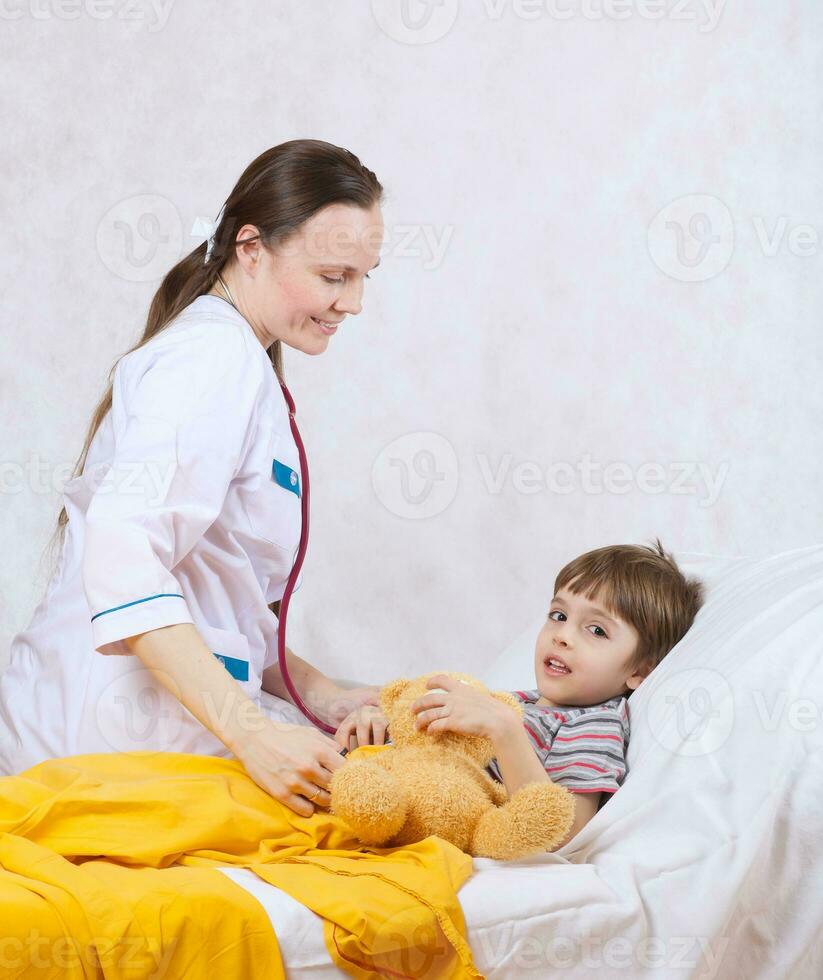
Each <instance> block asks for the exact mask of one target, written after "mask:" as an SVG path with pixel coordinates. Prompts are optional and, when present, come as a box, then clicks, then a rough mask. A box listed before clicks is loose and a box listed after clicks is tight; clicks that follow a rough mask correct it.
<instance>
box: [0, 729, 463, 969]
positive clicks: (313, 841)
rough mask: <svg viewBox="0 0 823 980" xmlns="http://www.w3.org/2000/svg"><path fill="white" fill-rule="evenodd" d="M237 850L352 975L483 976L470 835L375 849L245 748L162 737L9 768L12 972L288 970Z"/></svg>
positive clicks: (7, 959) (3, 955)
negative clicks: (276, 783)
mask: <svg viewBox="0 0 823 980" xmlns="http://www.w3.org/2000/svg"><path fill="white" fill-rule="evenodd" d="M377 748H379V749H383V748H385V746H380V747H376V746H367V747H364V748H363V749H359V750H357V751H360V752H364V751H368V750H372V751H373V750H375V749H377ZM228 865H235V866H237V867H246V868H250V869H251V870H252V871H253V872H254V873H255V874H256V875H258V876H259V877H260V878H262V879H264V880H265V881H267V882H270V883H271V884H272V885H276V886H277V887H278V888H280V889H282V890H283V891H284V892H286V893H287V894H289V895H291V896H292V897H293V898H295V899H296V900H297V901H299V902H301V903H302V904H303V905H305V906H307V907H308V908H309V909H311V910H312V911H313V912H315V913H316V914H317V915H319V916H320V917H321V918H322V919H323V931H324V938H325V942H326V948H327V949H328V952H329V955H330V957H331V959H332V960H333V962H334V963H336V965H337V966H338V967H339V968H340V969H341V970H343V971H344V972H347V973H349V974H350V975H351V976H353V977H357V978H367V977H369V978H371V977H392V978H402V977H416V978H423V977H425V978H435V977H436V978H441V977H442V978H444V980H445V978H449V980H451V978H461V980H462V978H472V977H481V976H482V974H480V973H478V972H477V971H476V969H475V967H474V964H473V962H472V956H471V950H470V948H469V946H468V943H467V942H466V938H465V937H466V928H465V921H464V919H463V913H462V910H461V908H460V903H459V902H458V899H457V890H458V889H459V888H460V886H461V885H462V884H463V882H465V881H466V879H467V878H468V877H469V876H470V875H471V873H472V862H471V858H470V857H469V856H468V855H466V854H464V853H463V852H462V851H460V850H459V849H458V848H456V847H454V846H453V845H452V844H449V843H448V842H447V841H444V840H442V839H441V838H439V837H429V838H427V839H426V840H424V841H421V842H419V843H418V844H414V845H411V846H405V847H398V848H371V847H364V846H363V845H361V844H359V842H358V841H357V840H356V839H355V838H354V837H353V836H352V834H351V832H350V831H349V830H348V829H347V827H346V824H345V823H344V822H343V821H342V820H341V819H340V818H339V817H335V816H332V815H331V814H329V813H328V812H327V811H325V810H316V811H315V813H314V815H313V816H311V817H301V816H299V815H298V814H296V813H295V812H294V811H293V810H291V809H290V808H288V807H287V806H285V805H284V804H281V803H280V802H278V801H277V800H274V799H273V798H272V797H271V796H269V795H268V794H267V793H266V792H264V791H263V790H262V789H261V788H260V787H258V786H257V784H256V783H255V782H254V780H252V779H251V777H249V776H248V775H247V773H246V772H245V770H244V769H243V767H242V765H241V764H240V763H239V762H238V761H237V760H235V759H220V758H214V757H211V756H198V755H188V754H182V753H154V752H127V753H121V754H114V753H112V754H100V755H77V756H69V757H67V758H63V759H52V760H49V761H48V762H43V763H40V765H37V766H33V767H32V768H31V769H27V770H26V771H25V772H23V773H20V774H19V775H16V776H6V777H4V778H0V909H2V917H1V921H0V976H2V977H3V978H4V980H5V978H9V980H17V978H21V977H37V978H38V980H43V978H54V980H58V978H59V980H75V978H80V977H83V978H87V977H105V978H106V980H137V978H138V977H140V978H142V977H156V978H161V977H162V978H163V980H173V978H176V977H186V978H187V980H192V978H197V977H209V978H210V980H214V978H216V977H227V978H235V977H237V978H244V980H246V978H248V980H254V978H257V977H260V978H264V977H265V978H266V980H279V978H283V977H285V973H284V969H283V962H282V958H281V955H280V949H279V946H278V943H277V937H276V936H275V933H274V930H273V928H272V925H271V922H270V921H269V918H268V916H267V915H266V914H265V912H264V910H263V908H262V907H261V906H260V905H259V903H258V902H257V901H256V899H254V898H253V897H252V896H251V895H250V894H249V893H248V892H246V891H245V890H244V889H242V888H240V887H239V886H238V885H236V884H235V883H234V882H233V881H231V880H230V879H229V878H227V877H226V875H224V874H222V873H221V872H219V871H216V870H215V868H216V867H219V866H228Z"/></svg>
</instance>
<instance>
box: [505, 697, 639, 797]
mask: <svg viewBox="0 0 823 980" xmlns="http://www.w3.org/2000/svg"><path fill="white" fill-rule="evenodd" d="M511 693H512V694H513V695H514V696H515V697H516V698H517V700H518V701H520V702H521V703H522V705H523V726H524V727H525V729H526V734H527V735H528V736H529V741H530V742H531V743H532V747H533V748H534V751H535V752H536V753H537V756H538V758H539V759H540V761H541V763H542V764H543V768H544V769H545V770H546V772H547V773H548V774H549V776H550V777H551V779H552V781H553V782H555V783H559V784H560V785H561V786H565V787H566V788H567V789H569V790H572V791H573V792H575V793H597V792H600V793H614V792H615V791H616V790H617V789H619V787H620V784H621V783H622V782H623V779H624V778H625V776H626V755H625V753H626V745H627V743H628V741H629V713H628V705H627V701H626V698H625V697H622V696H618V697H615V698H611V699H610V700H609V701H604V702H603V703H602V704H593V705H590V706H583V707H581V706H579V705H562V706H559V707H554V706H552V705H539V704H536V703H535V702H536V701H537V699H538V698H539V697H540V692H539V691H536V690H535V691H512V692H511ZM487 772H488V773H489V775H490V776H492V777H494V779H496V780H497V781H498V782H501V783H502V782H503V777H502V775H501V773H500V769H499V768H498V765H497V759H493V760H492V762H491V764H490V765H489V766H488V768H487ZM604 801H605V797H604V798H603V800H601V803H602V802H604Z"/></svg>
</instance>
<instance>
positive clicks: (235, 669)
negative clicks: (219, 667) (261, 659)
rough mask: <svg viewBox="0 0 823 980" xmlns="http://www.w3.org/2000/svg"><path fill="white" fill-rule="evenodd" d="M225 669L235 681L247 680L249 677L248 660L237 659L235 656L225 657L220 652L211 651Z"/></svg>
mask: <svg viewBox="0 0 823 980" xmlns="http://www.w3.org/2000/svg"><path fill="white" fill-rule="evenodd" d="M212 653H214V655H215V657H217V659H218V660H219V661H220V663H221V664H223V666H224V667H225V668H226V670H227V671H228V672H229V673H230V674H231V676H232V677H233V678H234V679H235V680H236V681H247V680H248V679H249V662H248V660H238V659H237V657H227V656H225V655H224V654H222V653H217V652H216V651H212Z"/></svg>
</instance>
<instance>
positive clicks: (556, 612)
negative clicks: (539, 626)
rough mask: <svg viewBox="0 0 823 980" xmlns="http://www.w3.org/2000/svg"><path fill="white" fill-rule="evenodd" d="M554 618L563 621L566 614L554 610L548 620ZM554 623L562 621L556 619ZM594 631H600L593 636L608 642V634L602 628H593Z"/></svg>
mask: <svg viewBox="0 0 823 980" xmlns="http://www.w3.org/2000/svg"><path fill="white" fill-rule="evenodd" d="M554 616H562V617H563V619H565V618H566V614H565V613H564V612H561V611H560V610H559V609H555V610H553V611H552V612H550V613H549V619H552V618H553V617H554ZM554 621H555V622H556V623H558V622H562V620H558V619H555V620H554ZM594 629H596V630H600V632H599V633H595V636H604V637H605V638H606V639H607V640H608V638H609V634H608V633H607V632H606V631H605V630H604V629H603V627H602V626H594Z"/></svg>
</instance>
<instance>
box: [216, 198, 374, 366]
mask: <svg viewBox="0 0 823 980" xmlns="http://www.w3.org/2000/svg"><path fill="white" fill-rule="evenodd" d="M383 230H384V229H383V217H382V214H381V212H380V208H379V206H378V205H375V206H374V207H372V208H370V209H368V210H367V209H365V208H360V207H356V206H354V205H350V204H330V205H328V206H327V207H325V208H323V209H322V210H320V211H318V212H317V213H316V214H314V215H313V216H312V217H311V218H309V220H308V221H306V222H304V223H303V224H302V225H301V226H300V228H298V229H297V231H296V232H295V233H294V234H293V235H291V236H290V237H289V238H288V239H286V240H285V241H283V242H280V243H278V244H275V245H273V246H272V247H271V248H266V247H264V246H263V245H261V243H260V241H259V240H256V241H254V242H249V243H247V244H245V245H241V246H240V247H239V248H238V249H237V250H236V253H235V258H234V260H233V261H232V262H231V263H229V265H228V266H227V268H226V270H225V271H224V272H223V278H224V279H225V280H226V282H227V283H228V286H229V289H230V290H231V293H232V295H233V297H234V300H235V303H236V304H237V307H238V309H239V310H240V312H241V313H242V314H243V316H244V317H245V318H246V319H247V320H248V321H249V323H250V324H251V325H252V328H253V329H254V332H255V334H256V335H257V338H258V340H259V341H260V343H261V344H262V345H263V346H264V347H265V348H268V347H270V346H271V344H272V343H274V341H275V340H280V341H282V342H283V343H284V344H288V346H289V347H293V348H294V349H295V350H300V351H303V352H304V353H306V354H322V353H323V351H325V349H326V348H327V347H328V345H329V341H330V339H331V337H333V336H334V334H335V333H336V332H337V331H338V330H339V329H341V326H340V325H341V324H342V323H343V321H344V320H345V318H346V317H347V316H350V315H351V316H354V315H356V314H358V313H359V312H360V310H361V309H362V308H363V289H364V284H365V280H366V279H367V278H368V277H369V273H370V272H371V270H372V269H374V268H376V267H377V266H378V265H379V264H380V246H381V244H382V241H383ZM257 231H258V229H257V228H256V227H255V226H254V225H244V226H243V227H242V228H241V229H240V230H239V231H238V233H237V238H239V239H242V238H247V237H249V236H251V235H255V234H257ZM212 292H217V293H219V294H221V295H222V290H221V288H220V283H219V282H218V283H216V286H215V288H214V289H213V290H212ZM343 329H345V328H343Z"/></svg>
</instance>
